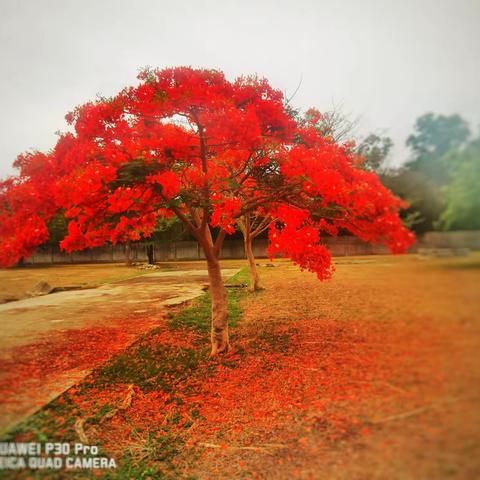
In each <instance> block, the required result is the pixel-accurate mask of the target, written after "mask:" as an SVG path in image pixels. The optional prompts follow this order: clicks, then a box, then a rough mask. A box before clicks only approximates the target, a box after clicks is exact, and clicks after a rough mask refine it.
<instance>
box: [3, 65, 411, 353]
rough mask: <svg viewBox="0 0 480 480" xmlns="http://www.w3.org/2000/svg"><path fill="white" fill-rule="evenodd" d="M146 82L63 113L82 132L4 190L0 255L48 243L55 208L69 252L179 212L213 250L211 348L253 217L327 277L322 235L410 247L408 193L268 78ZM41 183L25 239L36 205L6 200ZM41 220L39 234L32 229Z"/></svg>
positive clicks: (168, 74) (187, 75) (172, 74)
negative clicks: (304, 120)
mask: <svg viewBox="0 0 480 480" xmlns="http://www.w3.org/2000/svg"><path fill="white" fill-rule="evenodd" d="M139 79H140V84H139V85H138V86H136V87H131V88H127V89H125V90H123V91H122V92H120V93H119V94H118V95H117V96H115V97H113V98H111V99H108V100H99V101H96V102H92V103H88V104H86V105H83V106H81V107H79V108H77V109H76V110H75V111H74V112H73V113H72V114H69V115H68V116H67V119H68V121H69V122H70V123H71V125H72V127H73V128H74V133H72V134H67V135H65V136H63V137H61V138H60V140H59V142H58V144H57V146H56V147H55V149H54V150H53V151H52V152H50V153H49V154H47V155H44V156H42V157H41V162H42V163H43V164H45V165H48V166H49V168H48V169H46V170H45V171H46V172H47V173H48V174H47V175H46V176H44V178H43V179H42V180H40V178H41V177H42V175H44V174H43V173H42V174H41V175H40V174H38V175H37V174H36V173H35V172H27V173H25V174H24V175H23V177H22V180H21V181H20V180H19V181H18V182H17V184H15V185H14V188H13V190H12V188H11V186H9V185H7V186H6V187H5V188H4V189H3V190H4V191H5V193H2V198H3V197H6V199H5V200H4V201H3V206H2V211H3V212H4V213H2V215H6V216H7V217H8V218H9V219H10V220H9V221H11V223H12V227H11V228H10V227H9V228H8V229H6V231H5V232H4V231H0V234H1V240H2V248H3V249H5V248H6V247H7V246H9V247H11V246H12V245H13V247H12V250H11V251H9V252H8V257H9V262H10V263H12V261H16V260H18V258H19V255H20V254H22V255H25V254H27V253H28V252H27V251H30V250H31V248H32V246H33V245H34V244H35V243H37V244H38V243H41V242H42V241H44V240H45V238H44V237H45V230H44V226H45V224H46V222H48V220H49V218H51V216H52V215H53V214H55V212H56V211H58V210H59V209H61V210H62V211H63V212H64V214H65V216H66V217H67V218H68V219H70V223H69V226H68V235H67V236H66V238H65V239H64V240H63V241H62V242H61V246H62V248H64V249H65V250H67V251H72V250H76V249H83V248H88V247H95V246H100V245H103V244H105V243H106V242H113V243H115V242H128V241H129V240H138V239H139V238H141V237H148V236H150V235H151V234H152V232H153V231H154V228H155V225H156V222H157V220H158V219H159V218H165V217H170V216H176V217H177V218H178V219H179V220H180V221H181V222H183V223H184V224H185V225H186V227H187V228H188V229H189V231H190V232H191V234H192V235H193V236H194V237H195V238H196V239H197V241H198V242H199V244H200V245H201V247H202V249H203V251H204V253H205V257H206V261H207V266H208V274H209V280H210V292H211V297H212V336H211V340H212V355H215V354H217V353H220V352H224V351H227V350H228V348H229V339H228V311H227V299H226V291H225V288H224V285H223V281H222V277H221V270H220V263H219V253H220V250H221V247H222V243H223V241H224V239H225V236H226V235H228V234H231V233H233V232H234V231H235V228H236V227H239V226H240V225H244V223H245V221H246V220H245V219H251V218H253V217H255V216H258V215H261V216H263V217H264V218H267V219H272V218H275V219H276V221H275V222H271V221H268V222H267V223H269V227H270V233H269V237H270V239H271V247H270V252H271V254H272V255H274V254H284V255H287V256H290V257H291V258H292V260H293V261H294V262H296V263H297V264H299V265H300V266H301V267H302V268H306V269H308V270H311V271H313V272H316V273H317V275H318V276H319V278H321V279H322V278H326V277H328V276H329V275H330V273H331V264H330V256H329V254H328V251H327V250H326V248H325V247H324V246H323V245H322V244H321V234H322V233H323V232H329V233H335V232H336V231H337V230H338V229H339V228H345V229H347V230H349V231H351V232H352V233H353V234H355V235H357V236H359V237H360V238H363V239H364V240H367V241H383V242H386V243H388V244H389V245H390V246H391V247H392V249H394V250H398V251H401V250H404V249H405V248H406V247H408V245H410V244H411V242H412V241H413V236H412V235H411V234H410V233H409V232H408V231H407V230H405V229H404V228H403V227H402V225H401V223H400V220H399V217H398V210H399V208H400V207H401V203H400V201H399V200H398V199H396V198H395V197H393V196H392V195H391V194H390V193H389V192H388V191H387V190H386V189H385V188H383V187H382V186H381V184H380V182H379V181H378V179H377V177H376V176H375V175H374V174H371V173H368V172H364V171H361V170H359V169H357V168H356V166H355V159H354V158H353V157H352V156H351V155H350V154H349V153H348V150H347V149H345V148H344V147H342V146H339V145H337V144H335V143H334V142H333V141H331V140H326V139H323V138H322V137H321V136H320V135H319V134H318V132H317V131H316V130H315V129H314V128H309V127H308V126H304V125H302V126H299V125H297V123H296V122H295V121H294V120H293V119H292V118H291V117H290V116H289V115H288V113H287V111H286V109H285V107H284V103H283V96H282V94H281V93H280V92H279V91H277V90H274V89H272V88H271V87H270V85H269V84H268V83H267V81H266V80H263V79H258V78H254V77H246V78H245V77H242V78H239V79H238V80H236V81H235V82H229V81H227V80H226V79H225V77H224V75H223V74H222V73H221V72H218V71H211V70H195V69H191V68H174V69H166V70H161V71H150V70H149V71H145V72H143V73H142V74H141V75H140V77H139ZM11 182H13V183H15V182H14V181H11ZM34 185H43V189H44V191H45V196H46V198H45V199H43V200H42V202H40V204H38V203H33V202H32V203H31V206H30V207H29V208H30V209H31V213H32V219H33V218H37V217H38V218H37V220H32V225H31V226H29V227H28V228H26V229H24V230H23V231H22V232H23V233H22V232H21V230H19V229H18V228H14V225H13V224H15V222H16V224H21V222H22V220H21V219H22V218H25V217H26V216H28V215H27V213H28V212H25V211H23V210H22V208H19V207H18V205H15V204H14V202H13V201H11V200H9V198H10V197H9V195H12V194H11V191H17V192H18V191H19V190H18V189H19V188H20V187H22V186H23V188H32V186H34ZM27 186H28V187H27ZM3 190H2V192H3ZM36 205H45V207H42V208H41V209H40V208H38V207H37V206H36ZM5 212H6V213H5ZM250 221H251V220H250ZM35 222H37V223H38V224H39V225H40V224H42V222H43V224H42V225H43V226H39V225H37V226H36V224H35ZM242 222H243V223H242ZM34 227H36V228H39V232H40V234H39V235H38V237H34V236H31V235H30V234H31V233H32V229H34ZM264 227H265V222H263V223H262V228H264ZM7 230H8V231H7ZM34 231H35V229H34ZM248 231H250V233H252V232H253V231H254V230H252V224H251V223H250V224H249V230H248ZM9 242H10V243H9ZM16 244H18V245H20V246H17V245H16ZM4 257H5V255H4ZM3 263H4V264H5V263H7V262H5V261H4V262H3Z"/></svg>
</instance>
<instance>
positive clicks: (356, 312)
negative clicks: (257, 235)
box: [6, 255, 480, 480]
mask: <svg viewBox="0 0 480 480" xmlns="http://www.w3.org/2000/svg"><path fill="white" fill-rule="evenodd" d="M336 268H337V272H336V275H335V277H334V279H333V280H331V281H329V282H324V283H320V282H318V280H317V279H316V278H315V276H314V275H310V274H308V273H302V272H300V271H299V270H298V269H297V268H296V267H294V266H291V265H289V264H286V263H280V266H279V267H278V268H261V274H262V280H263V285H264V286H265V290H263V291H261V292H259V293H255V294H251V293H247V292H246V291H244V290H242V289H238V288H232V289H229V290H230V294H229V296H230V311H231V319H232V324H233V327H232V339H233V344H234V346H235V349H234V351H233V352H232V353H231V354H229V355H228V356H226V357H224V358H220V359H218V360H215V361H213V360H210V359H209V358H208V344H207V343H208V314H209V301H208V297H203V298H202V299H200V300H197V301H195V302H194V304H193V305H192V306H191V307H189V308H186V309H183V310H179V311H178V312H177V313H175V314H173V315H171V318H170V319H169V320H167V321H166V322H165V324H164V325H162V326H160V327H158V328H156V329H155V330H154V331H152V332H151V333H150V334H147V335H146V336H145V337H143V338H142V339H141V340H140V341H139V342H137V343H136V344H135V345H134V346H132V347H131V348H130V349H128V350H127V351H126V352H124V353H122V354H120V355H118V356H117V357H115V359H113V360H111V361H110V362H108V363H107V365H106V366H105V367H103V368H102V369H100V370H98V371H96V372H94V373H93V374H92V375H91V376H90V377H88V379H87V380H86V381H84V382H83V383H81V384H80V385H78V386H77V387H74V388H72V389H70V390H69V391H68V392H67V393H66V394H64V395H63V396H62V397H60V398H58V399H57V400H56V401H54V402H52V403H51V404H50V405H49V406H47V407H46V408H45V409H43V410H42V411H40V412H39V413H38V414H36V415H35V416H33V417H31V418H30V419H29V420H28V421H27V422H24V423H23V424H22V425H20V426H19V427H17V429H16V430H14V431H12V432H11V433H10V434H9V436H8V437H6V439H9V440H11V439H13V438H15V439H17V440H35V439H37V440H38V439H39V440H41V441H45V440H46V439H49V440H51V441H52V440H56V441H78V439H79V438H80V439H83V440H82V441H88V442H89V443H92V444H98V445H100V446H101V448H102V451H103V452H104V453H105V454H108V455H110V456H113V457H114V458H115V459H116V460H117V461H118V463H119V469H118V470H117V471H115V472H100V473H98V475H99V476H103V477H105V478H152V479H153V478H172V479H173V478H202V479H211V478H225V479H230V478H259V479H260V478H265V479H291V478H299V479H349V480H350V479H367V478H368V479H397V478H398V479H434V478H435V479H443V478H445V479H447V478H448V479H450V478H455V479H465V480H466V479H473V478H479V477H480V460H479V459H480V408H479V405H480V391H479V385H480V361H479V355H478V352H479V347H480V318H479V313H478V312H479V311H480V299H479V292H478V285H479V280H480V258H479V257H478V256H475V255H473V256H471V257H469V258H466V259H446V260H440V259H439V260H421V259H419V258H417V257H415V256H405V257H390V256H389V257H363V258H343V259H338V260H337V262H336ZM236 280H237V281H238V282H239V283H242V282H243V281H244V279H243V278H242V277H241V276H240V277H237V279H236ZM29 474H31V472H30V473H29ZM29 474H27V473H26V474H25V477H27V476H28V475H29ZM16 475H17V474H16ZM44 475H45V476H46V477H47V478H72V477H73V476H75V475H76V474H75V473H73V472H72V473H70V474H69V475H68V476H67V474H65V473H62V472H44ZM85 475H86V473H85V472H82V473H78V478H85ZM88 475H89V474H88ZM92 476H93V473H92Z"/></svg>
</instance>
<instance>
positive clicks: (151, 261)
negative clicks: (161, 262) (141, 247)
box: [147, 244, 155, 265]
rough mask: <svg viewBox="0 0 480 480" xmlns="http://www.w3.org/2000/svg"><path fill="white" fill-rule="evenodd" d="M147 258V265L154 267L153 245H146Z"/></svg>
mask: <svg viewBox="0 0 480 480" xmlns="http://www.w3.org/2000/svg"><path fill="white" fill-rule="evenodd" d="M147 257H148V263H149V264H150V265H155V258H154V248H153V245H151V244H150V245H147Z"/></svg>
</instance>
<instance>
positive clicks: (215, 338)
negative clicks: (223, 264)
mask: <svg viewBox="0 0 480 480" xmlns="http://www.w3.org/2000/svg"><path fill="white" fill-rule="evenodd" d="M206 256H207V267H208V279H209V281H210V295H211V297H212V333H211V340H212V353H211V355H212V357H213V356H215V355H217V354H218V353H226V352H227V351H228V349H229V348H230V344H229V341H228V303H227V291H226V289H225V286H224V285H223V280H222V272H221V269H220V262H219V261H218V258H216V256H215V255H214V254H207V255H206Z"/></svg>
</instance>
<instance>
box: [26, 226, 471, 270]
mask: <svg viewBox="0 0 480 480" xmlns="http://www.w3.org/2000/svg"><path fill="white" fill-rule="evenodd" d="M324 243H325V244H326V246H327V247H328V248H329V250H330V251H331V253H332V255H333V256H349V255H385V254H388V253H389V251H388V249H387V248H386V247H384V246H383V245H371V244H368V243H365V242H362V241H361V240H359V239H358V238H355V237H351V236H341V237H328V238H325V239H324ZM149 244H151V243H148V244H147V243H134V244H132V245H131V259H132V261H133V262H146V261H147V260H148V258H147V253H146V245H149ZM267 244H268V241H267V239H264V238H260V239H257V240H256V241H255V242H254V243H253V253H254V255H255V257H257V258H266V257H268V255H267ZM420 248H427V249H428V248H443V249H445V248H447V249H448V248H467V249H470V250H480V231H468V232H467V231H465V232H428V233H426V234H424V235H422V236H421V237H420V238H419V239H418V242H417V244H416V245H415V246H414V247H412V248H411V250H410V252H412V253H414V252H416V251H417V250H418V249H420ZM154 254H155V261H157V262H162V261H171V260H199V259H204V258H205V256H204V255H203V252H202V249H201V248H200V246H199V244H198V243H197V242H195V241H187V242H171V243H155V244H154ZM244 257H245V249H244V245H243V242H242V241H241V240H237V239H226V240H225V242H224V245H223V247H222V251H221V258H225V259H228V258H231V259H236V258H244ZM124 261H125V246H124V245H108V246H105V247H99V248H92V249H88V250H83V251H80V252H73V253H65V252H62V251H60V249H59V248H58V247H50V246H48V247H41V248H39V249H38V250H37V251H36V252H35V253H34V254H33V255H32V256H31V257H30V258H28V259H25V261H24V263H25V264H60V263H97V262H105V263H108V262H115V263H118V262H120V263H121V262H124Z"/></svg>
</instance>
